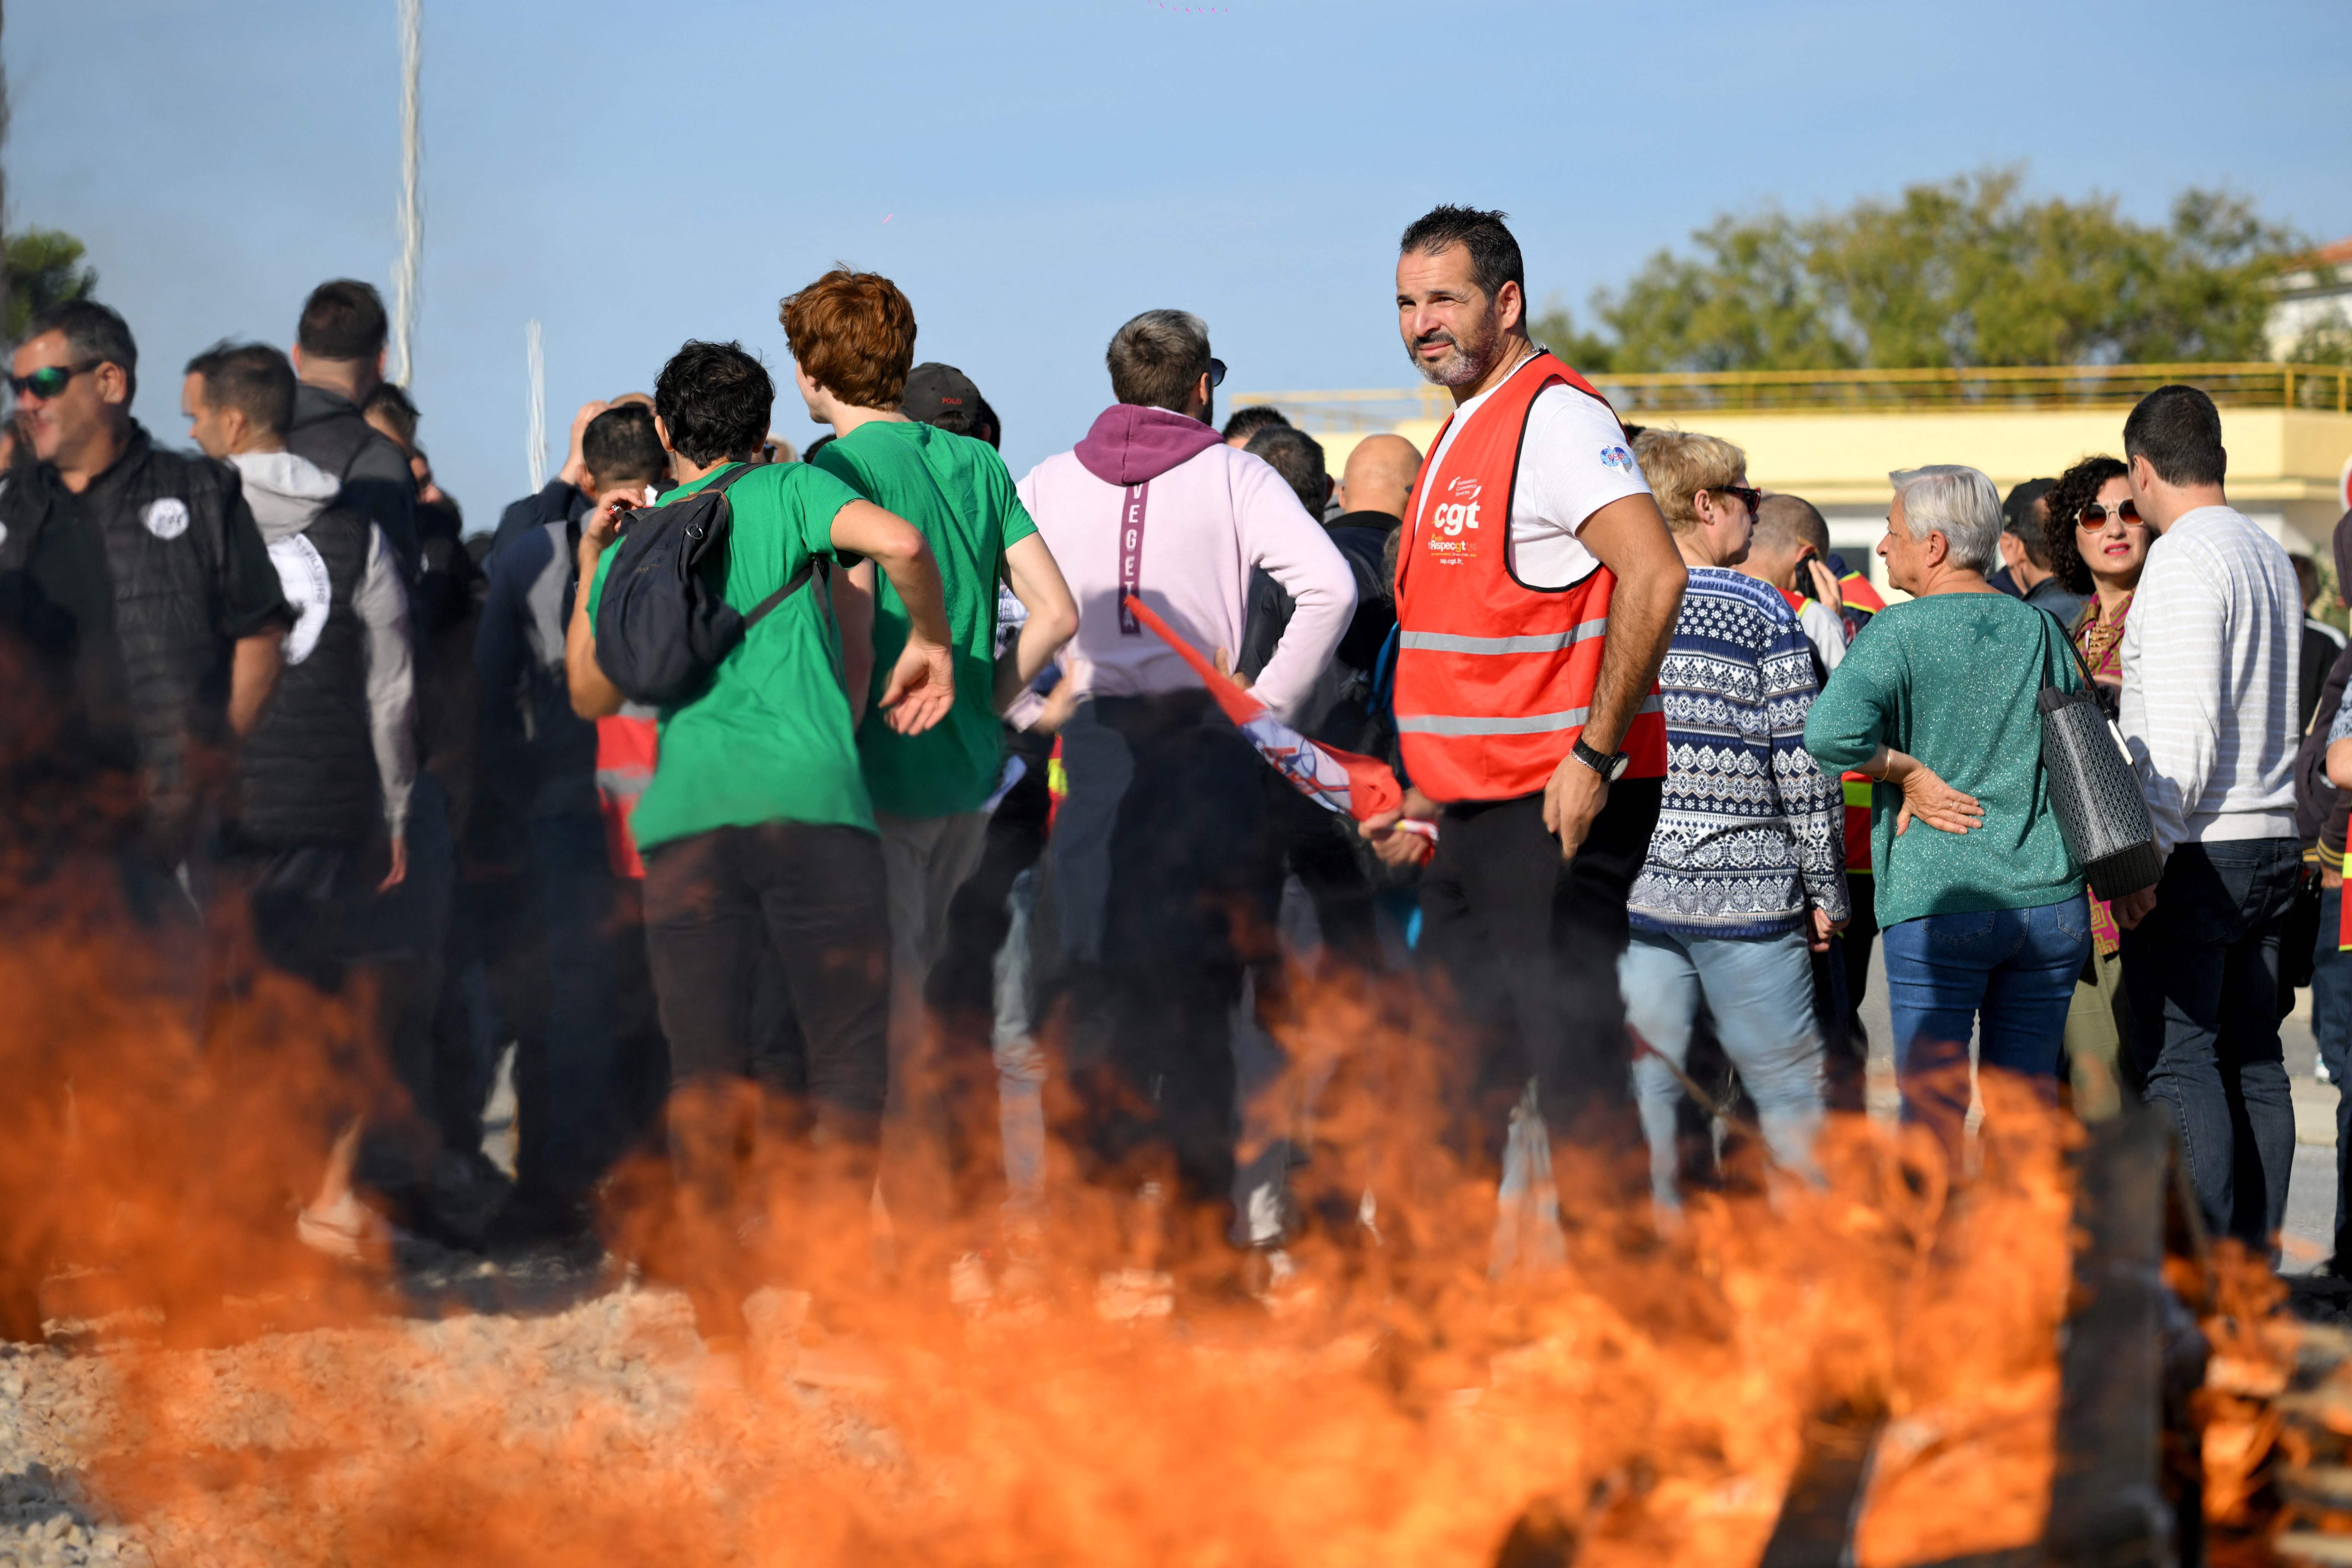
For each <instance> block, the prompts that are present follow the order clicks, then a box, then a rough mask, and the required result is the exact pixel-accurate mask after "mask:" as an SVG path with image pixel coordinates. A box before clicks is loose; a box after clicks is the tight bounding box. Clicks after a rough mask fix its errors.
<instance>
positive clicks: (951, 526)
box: [779, 268, 1078, 1222]
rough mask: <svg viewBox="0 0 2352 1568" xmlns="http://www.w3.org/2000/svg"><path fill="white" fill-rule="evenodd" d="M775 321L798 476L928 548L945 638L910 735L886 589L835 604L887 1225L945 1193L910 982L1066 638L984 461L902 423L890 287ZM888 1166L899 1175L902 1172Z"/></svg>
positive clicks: (911, 320) (857, 582) (872, 287)
mask: <svg viewBox="0 0 2352 1568" xmlns="http://www.w3.org/2000/svg"><path fill="white" fill-rule="evenodd" d="M779 314H780V316H781V317H782V321H783V327H784V336H785V339H786V341H787V342H789V343H790V344H791V347H792V352H793V361H794V375H795V377H796V379H797V381H798V383H799V385H800V393H801V397H802V399H803V401H804V402H805V403H806V404H807V405H808V412H809V417H810V418H811V419H813V420H814V421H816V422H817V423H818V424H820V425H830V426H832V427H833V431H834V437H835V438H834V439H833V440H831V441H829V442H827V443H825V445H824V449H823V450H822V451H820V452H818V453H817V454H816V455H815V456H814V458H812V462H813V463H814V466H815V467H816V468H820V469H822V470H824V472H825V473H827V474H830V475H834V476H836V477H837V478H839V479H841V480H843V481H844V482H845V483H846V484H847V485H848V486H849V487H850V488H851V489H855V490H856V492H857V493H858V494H859V495H862V496H864V497H866V499H867V500H871V501H873V502H875V503H876V504H877V505H879V506H882V507H885V508H887V509H888V510H890V511H892V512H894V513H896V514H897V515H898V516H900V517H903V518H905V519H906V520H907V521H909V522H911V523H913V524H914V525H915V526H916V527H917V528H919V529H920V530H921V531H922V532H923V536H924V538H926V539H928V540H929V542H930V546H931V553H932V555H933V556H934V557H935V558H936V559H937V560H938V562H939V564H940V582H941V584H942V585H943V587H944V591H945V595H946V599H947V614H948V622H949V625H950V628H951V629H952V632H953V637H954V649H955V663H956V702H955V708H954V710H953V711H952V712H950V714H949V715H948V717H947V718H946V719H945V720H943V721H941V722H940V723H939V724H938V725H937V726H935V727H934V728H932V729H929V730H926V731H923V732H922V733H920V734H908V733H905V732H903V731H901V730H899V729H898V727H896V726H894V725H892V724H890V723H889V722H887V720H886V718H885V716H884V714H883V713H882V712H881V711H880V710H879V708H878V706H876V705H875V704H874V703H868V702H866V701H865V700H864V699H866V697H868V696H869V695H870V696H871V697H872V698H873V699H874V700H875V702H876V703H878V700H879V698H880V696H881V692H882V687H883V684H884V679H885V675H886V672H887V671H888V670H890V669H891V668H893V667H894V665H895V662H896V660H897V659H898V655H899V649H900V647H902V645H903V644H904V642H905V640H906V637H907V635H908V611H907V605H906V604H905V602H904V601H903V600H902V599H901V597H900V596H899V595H898V592H897V590H896V589H895V587H894V586H893V585H892V584H889V583H888V582H887V581H880V580H878V579H877V576H876V574H875V572H874V569H873V567H871V566H870V565H861V566H858V567H856V568H855V569H853V570H852V571H851V572H850V573H849V574H847V580H846V582H845V584H842V585H840V587H839V588H837V589H836V592H835V597H834V603H835V606H836V607H837V609H838V611H839V613H840V616H841V628H842V645H843V652H844V656H845V660H844V662H845V668H846V672H847V679H848V683H849V690H850V694H851V706H852V709H853V710H860V709H862V710H863V716H862V719H861V721H860V722H859V723H858V726H857V754H858V760H859V762H860V763H862V764H863V767H864V771H865V776H866V790H867V792H868V793H869V794H870V795H872V797H873V802H874V819H875V823H876V826H878V827H879V828H880V829H881V834H882V856H883V865H884V868H885V871H886V874H887V878H888V887H889V903H890V973H891V996H890V1080H891V1085H892V1089H891V1096H890V1100H891V1113H890V1114H891V1121H892V1123H893V1126H894V1128H898V1127H903V1128H904V1129H905V1130H906V1131H905V1135H904V1136H903V1138H902V1137H901V1136H900V1134H898V1132H896V1131H894V1133H893V1135H892V1141H891V1142H892V1147H891V1148H890V1149H889V1150H888V1151H887V1152H886V1153H887V1157H886V1159H885V1162H884V1172H883V1195H884V1198H885V1200H886V1201H887V1202H888V1203H889V1204H890V1205H891V1208H892V1210H893V1218H894V1220H897V1221H900V1222H904V1221H906V1220H909V1219H915V1218H919V1217H921V1216H920V1215H919V1214H918V1213H915V1212H909V1211H911V1210H916V1209H918V1208H919V1207H921V1206H928V1205H930V1204H931V1201H932V1197H933V1195H934V1194H940V1193H943V1192H944V1191H946V1187H945V1185H944V1184H942V1183H940V1181H938V1180H937V1179H935V1178H936V1175H937V1172H935V1171H927V1170H925V1169H924V1167H925V1166H927V1165H929V1164H930V1163H933V1162H935V1161H936V1160H937V1159H938V1158H939V1157H940V1156H941V1155H942V1154H943V1153H944V1152H945V1150H946V1149H947V1148H949V1147H950V1142H949V1140H948V1138H947V1133H948V1131H949V1129H948V1126H947V1121H948V1118H949V1117H950V1115H951V1114H954V1113H955V1112H956V1111H957V1110H960V1109H961V1110H965V1111H969V1110H970V1109H971V1108H968V1107H967V1108H955V1107H950V1106H949V1105H948V1104H947V1103H946V1098H945V1095H944V1092H943V1090H944V1088H945V1080H944V1075H943V1074H942V1073H940V1072H939V1071H937V1070H935V1069H934V1068H933V1066H932V1065H931V1064H929V1063H928V1062H926V1061H924V1060H923V1059H922V1057H923V1055H924V1053H923V1039H924V1037H925V1033H926V1031H925V1028H924V1013H923V1004H922V995H923V983H924V980H925V978H926V977H927V976H928V975H929V973H930V970H931V967H932V965H933V964H934V963H937V962H938V960H939V957H940V950H941V948H942V946H943V945H944V942H945V938H946V933H947V923H948V904H949V900H951V899H952V898H953V897H954V895H955V890H956V889H958V888H959V887H961V885H962V884H963V881H964V879H966V878H967V877H969V876H970V875H971V872H972V868H974V867H975V866H976V865H977V864H978V863H979V860H980V853H981V847H982V842H983V837H984V835H985V832H986V828H987V824H988V816H987V813H986V811H985V810H984V809H983V808H984V807H985V806H986V805H987V803H988V801H989V799H990V797H991V796H992V795H994V794H995V793H996V790H997V787H998V784H999V782H1000V780H1001V778H1002V776H1003V766H1004V763H1003V721H1002V720H1001V719H1000V718H999V715H1000V713H1001V712H1002V711H1003V709H1004V708H1005V707H1006V706H1008V705H1010V704H1011V703H1012V701H1013V699H1014V698H1016V697H1017V696H1019V695H1020V693H1021V692H1022V690H1023V689H1025V688H1026V687H1027V685H1028V684H1029V682H1030V681H1031V680H1033V679H1035V678H1036V676H1037V674H1038V672H1039V671H1040V670H1042V669H1044V668H1045V664H1046V661H1047V660H1049V659H1051V658H1053V657H1054V655H1055V652H1056V651H1057V650H1058V649H1059V648H1060V647H1061V646H1062V645H1063V644H1064V643H1065V642H1066V641H1068V640H1069V638H1070V637H1072V636H1073V635H1074V634H1075V633H1076V631H1077V629H1078V611H1077V605H1076V603H1075V602H1074V601H1073V600H1072V599H1071V596H1070V591H1069V588H1068V586H1067V585H1066V584H1064V582H1063V581H1062V574H1061V570H1060V568H1059V567H1057V566H1056V565H1055V563H1054V556H1053V552H1051V551H1050V550H1048V549H1047V548H1046V546H1045V540H1044V539H1043V538H1042V537H1041V536H1040V535H1039V534H1038V532H1037V525H1036V524H1035V523H1034V522H1033V521H1030V518H1029V513H1028V511H1027V510H1026V509H1025V508H1024V507H1023V506H1022V504H1021V501H1020V499H1019V497H1017V496H1016V495H1015V494H1014V493H1013V476H1012V475H1011V474H1009V473H1007V472H1006V471H1005V468H1004V461H1003V458H999V457H998V456H997V455H996V450H995V448H994V447H991V446H989V445H988V444H987V443H986V442H984V441H980V440H976V439H974V438H972V437H969V436H958V435H952V434H950V433H949V432H948V431H945V430H940V429H937V428H935V427H933V426H929V425H924V424H919V423H918V422H916V421H914V420H911V419H909V418H908V417H907V416H906V415H905V414H903V413H901V412H900V411H899V407H898V405H899V400H900V397H901V395H903V393H904V391H905V389H906V384H907V374H908V371H909V370H910V369H911V368H912V367H913V365H914V363H915V312H914V308H913V307H912V306H911V305H909V304H908V300H907V297H906V296H905V295H904V294H902V293H900V292H899V290H898V286H897V285H895V284H893V283H892V282H891V281H890V280H889V279H887V278H884V277H880V276H878V275H877V274H875V273H871V272H850V271H847V270H845V269H842V268H835V270H833V271H831V272H828V273H826V274H825V275H824V277H822V278H820V279H817V280H816V281H815V282H814V283H812V284H810V285H809V286H808V287H807V288H805V289H802V290H800V291H799V292H798V293H796V294H793V295H792V296H790V297H789V298H787V299H786V300H784V301H783V303H782V309H781V310H780V311H779ZM999 584H1008V585H1009V586H1010V587H1011V588H1012V590H1013V596H1014V597H1016V598H1017V599H1019V600H1020V601H1021V604H1022V606H1023V607H1024V609H1025V610H1026V611H1027V612H1028V618H1027V619H1026V621H1025V622H1024V624H1023V626H1022V628H1021V633H1020V637H1019V638H1018V640H1017V641H1016V643H1015V644H1014V646H1013V647H1012V648H1011V649H1009V650H1008V651H1007V652H1006V653H1005V654H1004V656H1003V658H998V657H997V653H996V622H997V608H996V606H997V591H998V585H999ZM902 1149H903V1153H904V1156H905V1157H904V1158H901V1157H900V1156H901V1152H902Z"/></svg>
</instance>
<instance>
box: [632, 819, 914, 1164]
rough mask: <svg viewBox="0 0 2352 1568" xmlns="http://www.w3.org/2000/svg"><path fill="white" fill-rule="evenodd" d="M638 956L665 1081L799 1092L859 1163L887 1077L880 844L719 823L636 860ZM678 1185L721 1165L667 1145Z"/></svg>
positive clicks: (802, 827) (829, 1135)
mask: <svg viewBox="0 0 2352 1568" xmlns="http://www.w3.org/2000/svg"><path fill="white" fill-rule="evenodd" d="M645 859H646V889H645V911H646V913H645V918H646V956H647V958H648V959H649V960H650V962H651V965H652V969H653V977H654V994H655V998H656V1002H657V1004H658V1005H659V1009H660V1013H661V1025H662V1032H663V1033H664V1034H665V1035H667V1037H668V1039H669V1055H670V1082H671V1085H672V1087H673V1089H683V1088H686V1087H688V1086H689V1085H704V1084H707V1085H712V1086H714V1087H724V1086H725V1085H726V1084H727V1083H728V1082H730V1080H734V1081H736V1082H739V1083H740V1080H742V1079H751V1080H754V1081H757V1082H760V1083H762V1084H763V1085H765V1086H767V1087H769V1088H772V1089H782V1090H787V1091H799V1090H802V1089H804V1090H805V1094H806V1100H807V1112H808V1116H809V1119H810V1120H811V1121H813V1123H814V1131H815V1133H816V1136H817V1138H818V1139H819V1140H820V1141H821V1142H824V1143H825V1144H828V1145H830V1146H833V1147H835V1148H838V1149H843V1150H849V1151H862V1152H864V1155H865V1158H866V1163H867V1164H868V1165H869V1166H870V1163H871V1151H872V1150H873V1148H874V1147H875V1144H876V1142H877V1140H878V1139H879V1137H880V1132H881V1123H882V1098H883V1093H884V1090H885V1089H886V1088H887V1085H888V1081H889V1049H888V1045H887V1038H886V1030H887V1024H888V1019H889V1010H890V1003H889V979H890V922H889V913H888V909H887V904H886V902H885V900H884V897H883V890H882V840H881V839H880V838H878V837H876V836H875V835H873V834H871V833H866V832H863V831H861V830H859V829H857V828H855V827H845V826H837V825H833V824H823V825H819V824H811V823H801V822H769V823H762V824H761V825H760V826H757V827H719V828H713V829H712V830H710V831H709V832H708V833H698V834H694V835H692V836H690V837H686V838H680V839H675V840H673V841H671V842H670V843H667V844H664V845H660V846H658V847H656V848H654V849H652V850H650V851H648V852H647V853H646V858H645ZM671 1154H672V1159H673V1161H674V1162H679V1161H681V1159H682V1160H683V1163H682V1165H681V1168H680V1169H678V1171H677V1176H678V1179H679V1180H680V1181H681V1183H685V1184H689V1185H695V1184H707V1185H705V1186H703V1187H702V1188H701V1189H700V1190H701V1194H702V1195H703V1196H704V1197H706V1198H708V1199H709V1200H710V1201H712V1202H713V1203H716V1204H720V1205H723V1204H725V1203H726V1202H728V1201H730V1198H731V1194H730V1192H728V1191H727V1190H726V1189H727V1188H728V1186H729V1184H730V1183H731V1179H732V1178H731V1175H730V1174H729V1173H724V1172H719V1171H714V1170H709V1169H704V1168H700V1163H699V1162H698V1160H697V1159H695V1158H694V1157H692V1156H691V1155H684V1156H682V1154H681V1145H680V1142H679V1140H678V1138H677V1136H676V1134H675V1131H674V1132H673V1137H672V1141H671Z"/></svg>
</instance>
